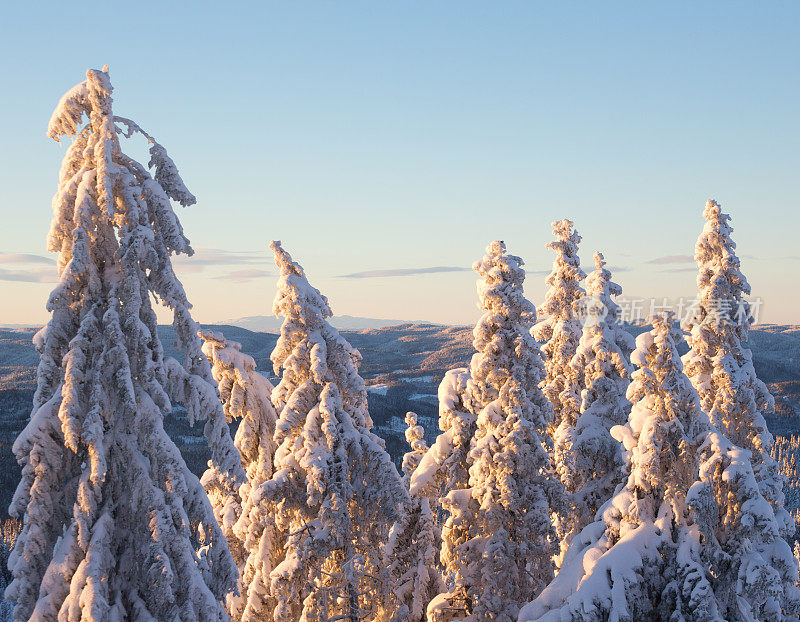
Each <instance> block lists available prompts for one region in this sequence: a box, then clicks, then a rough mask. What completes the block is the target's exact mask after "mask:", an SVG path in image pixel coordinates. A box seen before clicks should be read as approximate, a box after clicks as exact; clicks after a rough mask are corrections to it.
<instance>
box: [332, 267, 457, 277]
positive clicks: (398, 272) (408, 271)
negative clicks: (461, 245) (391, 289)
mask: <svg viewBox="0 0 800 622" xmlns="http://www.w3.org/2000/svg"><path fill="white" fill-rule="evenodd" d="M437 272H470V269H469V268H461V267H459V266H433V267H430V268H396V269H394V270H366V271H364V272H353V273H352V274H342V275H340V276H339V278H340V279H375V278H382V277H391V276H413V275H415V274H434V273H437Z"/></svg>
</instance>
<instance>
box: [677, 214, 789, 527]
mask: <svg viewBox="0 0 800 622" xmlns="http://www.w3.org/2000/svg"><path fill="white" fill-rule="evenodd" d="M703 217H704V218H705V219H706V223H705V226H704V227H703V232H702V233H701V235H700V237H699V238H698V240H697V245H696V246H695V260H696V261H697V266H698V270H699V273H698V275H697V286H698V288H699V292H698V300H697V303H698V304H697V305H696V306H695V308H694V313H689V314H688V315H687V317H686V318H685V319H684V322H683V328H684V329H685V330H687V331H689V334H690V335H689V338H688V342H689V346H690V348H691V349H690V350H689V352H688V353H687V354H686V355H684V359H683V362H684V365H685V367H686V374H687V375H688V376H689V378H690V379H691V380H692V383H693V384H694V387H695V389H697V392H698V393H699V394H700V401H701V405H702V408H703V410H704V411H705V412H707V413H708V416H709V417H710V418H711V422H712V423H713V424H714V425H715V426H716V427H717V429H719V431H720V432H722V434H724V435H725V436H726V437H727V438H728V439H730V441H731V442H732V443H734V444H735V445H737V446H739V447H741V448H743V449H746V450H748V451H749V452H750V461H751V463H752V465H753V471H754V472H755V476H756V481H758V485H759V487H760V488H761V493H762V494H763V495H764V496H765V497H766V498H767V500H768V501H769V502H770V505H772V509H773V511H774V512H775V515H776V517H777V518H778V523H779V525H780V528H781V533H783V534H784V536H789V535H791V534H792V533H793V532H794V530H795V525H794V522H793V521H792V520H791V517H790V516H789V514H788V512H786V510H785V509H784V496H783V492H782V490H781V489H782V486H783V477H782V476H781V474H780V467H779V466H778V464H777V463H776V462H775V461H774V460H773V459H772V458H771V456H770V447H771V446H772V442H773V439H772V435H771V434H770V433H769V431H768V430H767V424H766V422H765V421H764V417H763V414H762V413H766V412H771V411H772V410H773V409H774V400H773V398H772V396H771V395H770V393H769V390H768V389H767V387H766V385H765V384H764V383H763V382H762V381H761V380H759V379H758V378H757V377H756V372H755V369H754V368H753V357H752V353H751V351H750V348H748V347H747V346H746V345H745V344H746V343H747V339H748V334H747V333H748V330H749V328H750V325H751V323H752V322H753V318H752V316H751V313H750V305H749V303H748V302H747V300H746V299H745V298H744V297H745V295H747V294H749V293H750V285H749V284H748V282H747V279H746V278H745V277H744V275H743V274H742V272H741V270H740V262H739V258H738V257H737V256H736V244H735V243H734V242H733V240H732V239H731V232H732V231H733V228H732V227H731V226H730V224H729V221H730V216H729V215H728V214H725V213H724V212H722V210H721V209H720V206H719V204H718V203H717V202H716V201H708V202H707V203H706V207H705V210H704V212H703Z"/></svg>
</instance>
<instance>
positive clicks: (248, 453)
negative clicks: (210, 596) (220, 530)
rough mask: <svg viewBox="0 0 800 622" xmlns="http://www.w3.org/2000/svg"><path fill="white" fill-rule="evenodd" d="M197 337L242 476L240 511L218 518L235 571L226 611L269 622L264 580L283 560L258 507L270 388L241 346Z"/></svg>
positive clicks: (269, 452)
mask: <svg viewBox="0 0 800 622" xmlns="http://www.w3.org/2000/svg"><path fill="white" fill-rule="evenodd" d="M200 337H201V338H202V339H203V341H204V344H203V353H204V354H205V355H206V356H207V357H208V360H209V361H211V364H212V368H211V371H212V374H213V376H214V380H216V381H217V384H218V386H219V393H220V398H221V399H222V403H223V405H224V411H225V415H226V417H227V419H228V420H229V421H237V420H238V422H239V426H238V428H237V430H236V438H235V444H236V448H237V449H238V450H239V454H240V455H241V462H242V468H243V469H244V470H245V473H246V475H247V481H246V482H245V483H244V484H242V486H241V487H240V489H239V494H240V497H241V499H242V507H241V512H236V511H235V508H231V510H232V511H230V512H229V513H228V514H226V515H223V516H222V520H223V523H224V525H223V527H224V530H225V531H226V532H227V533H233V534H234V536H235V539H230V537H229V540H228V544H229V547H230V549H231V552H232V553H233V557H234V560H235V561H236V563H237V566H238V567H239V582H238V584H237V588H238V589H237V591H236V592H235V593H232V594H229V595H228V598H227V600H226V608H227V610H228V613H229V614H230V617H231V619H233V620H241V621H243V622H271V621H272V619H273V617H272V616H273V612H274V610H275V605H276V603H275V600H274V599H273V598H272V597H271V596H270V579H269V575H270V572H272V570H273V568H275V566H277V564H278V563H279V562H280V560H281V559H282V557H283V542H282V541H281V539H280V538H279V537H278V534H277V529H276V527H275V518H274V516H273V515H272V513H271V512H270V511H269V508H268V507H267V506H266V504H264V503H263V502H262V486H263V485H264V483H265V482H267V481H268V480H269V479H270V478H271V477H272V470H273V469H272V464H273V458H274V455H275V449H276V446H275V441H274V439H273V436H274V434H275V423H276V421H277V414H276V413H275V409H274V408H273V406H272V402H271V401H270V395H271V393H272V389H273V387H272V385H271V384H270V382H269V381H268V380H267V379H266V378H265V377H264V376H262V375H261V374H260V373H258V371H257V370H256V362H255V360H254V359H253V357H251V356H248V355H247V354H244V353H243V352H242V351H241V344H239V343H237V342H235V341H228V340H227V339H225V337H224V335H222V334H221V333H216V332H213V331H202V332H201V333H200Z"/></svg>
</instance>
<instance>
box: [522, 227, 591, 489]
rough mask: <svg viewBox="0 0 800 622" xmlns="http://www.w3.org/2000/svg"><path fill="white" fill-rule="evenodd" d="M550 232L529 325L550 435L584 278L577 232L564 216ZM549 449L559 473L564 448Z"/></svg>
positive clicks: (577, 330) (557, 417) (575, 336)
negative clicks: (549, 261) (549, 413)
mask: <svg viewBox="0 0 800 622" xmlns="http://www.w3.org/2000/svg"><path fill="white" fill-rule="evenodd" d="M553 234H554V235H555V237H556V239H555V241H553V242H549V243H548V244H547V248H549V249H551V250H553V251H555V253H556V258H555V261H553V271H552V272H551V273H550V275H549V276H548V277H547V281H546V283H547V285H549V286H550V289H549V290H548V292H547V294H546V295H545V298H544V302H543V303H542V304H541V305H540V306H539V309H538V311H539V315H540V316H543V317H544V319H541V320H539V321H538V322H537V323H536V325H535V326H534V327H533V336H534V337H535V338H536V339H537V340H538V341H539V343H541V344H542V356H543V357H544V366H545V370H546V372H547V376H546V378H545V381H544V383H543V385H542V391H543V392H544V394H545V397H547V399H548V400H549V401H550V403H551V404H552V405H553V422H552V423H551V424H550V429H549V430H548V434H549V436H550V437H551V438H555V437H556V429H557V428H558V427H559V425H560V424H561V410H562V407H561V392H562V391H563V390H564V388H565V387H564V378H565V376H566V370H567V368H568V367H569V364H570V361H571V360H572V357H573V356H575V352H576V351H577V349H578V342H579V341H580V338H581V330H582V326H581V322H580V320H579V318H578V316H577V313H576V311H577V305H578V303H579V302H580V301H581V300H582V299H583V297H584V294H585V292H584V291H583V288H582V287H581V286H580V282H581V281H582V280H583V279H584V278H586V274H585V273H584V272H583V270H581V264H580V259H579V257H578V244H579V243H580V241H581V236H580V235H578V232H577V231H575V230H574V228H573V223H572V222H571V221H569V220H566V219H564V220H558V221H556V222H554V223H553ZM562 438H563V436H562ZM553 450H554V451H553V453H554V458H555V459H554V463H555V466H556V471H557V472H558V473H559V476H561V473H562V472H563V471H564V470H565V468H564V466H563V465H562V464H561V463H562V462H563V458H564V454H565V451H564V449H563V448H559V447H556V446H554V448H553ZM566 453H568V451H567V452H566Z"/></svg>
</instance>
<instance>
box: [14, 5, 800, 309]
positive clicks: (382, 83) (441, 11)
mask: <svg viewBox="0 0 800 622" xmlns="http://www.w3.org/2000/svg"><path fill="white" fill-rule="evenodd" d="M188 6H189V5H186V8H184V7H181V6H178V3H148V2H137V3H134V4H130V3H126V4H124V5H123V4H117V3H109V4H108V5H105V4H104V5H102V8H101V7H100V6H97V7H95V6H88V5H87V6H85V7H84V6H79V5H74V4H64V3H50V2H43V3H38V4H36V5H33V6H32V5H30V4H28V5H27V6H26V4H25V3H21V2H17V3H10V4H8V5H7V6H5V7H4V9H3V20H2V24H0V51H2V58H3V61H2V63H1V64H0V67H1V68H2V69H1V71H2V75H1V76H0V78H2V84H3V96H2V97H1V98H0V118H1V119H2V127H3V133H2V134H3V142H2V146H3V148H2V150H0V170H1V171H2V175H3V178H2V183H1V184H0V210H2V231H3V234H2V244H0V287H1V288H2V295H0V322H5V323H9V322H39V321H43V320H45V319H46V317H47V315H46V312H45V310H44V304H45V301H46V297H47V293H48V292H49V290H50V289H51V287H52V283H48V282H46V281H48V280H50V279H51V278H52V277H51V275H52V273H53V272H52V271H53V270H54V267H53V265H52V264H48V263H46V260H43V259H39V258H37V257H19V256H18V255H19V254H23V253H24V254H30V255H35V256H46V255H47V252H46V250H45V236H46V233H47V229H48V223H49V218H50V199H51V196H52V194H53V191H54V190H55V185H56V179H57V173H58V167H59V162H60V159H61V158H62V157H63V155H64V149H65V147H64V145H59V144H57V143H54V142H53V141H51V140H49V139H48V138H47V137H46V136H45V129H46V125H47V120H48V118H49V115H50V113H51V111H52V109H53V107H54V106H55V104H56V102H57V101H58V99H59V97H60V96H61V94H62V93H63V92H64V91H66V90H67V89H68V88H70V87H71V86H72V85H73V84H75V83H77V82H79V81H81V80H82V79H83V77H84V74H85V70H86V68H87V67H101V66H102V65H103V64H105V63H107V64H108V65H109V66H110V68H111V76H112V80H113V82H114V85H115V88H116V91H115V110H116V112H117V114H120V115H122V116H127V117H131V118H133V119H134V120H136V121H137V122H138V123H139V124H140V125H141V126H142V127H143V128H145V129H146V130H147V131H148V132H150V133H151V134H153V135H154V136H155V137H156V138H157V139H158V140H159V141H160V142H162V144H164V145H165V146H166V148H167V149H168V151H169V152H170V154H171V155H172V157H173V158H174V160H175V161H176V163H177V164H178V166H179V168H180V169H181V172H182V173H183V176H184V179H185V181H186V183H187V185H188V186H189V188H190V189H191V190H192V191H193V192H194V193H195V194H196V195H197V196H198V199H199V202H198V204H197V205H196V206H193V207H191V208H188V209H185V210H184V209H182V208H177V209H178V211H179V214H180V216H181V218H182V221H183V223H184V227H185V229H186V231H187V234H188V236H189V237H190V239H191V240H192V242H193V244H194V246H195V247H196V248H197V249H203V250H200V251H199V253H198V257H197V261H193V260H189V261H186V262H181V276H182V278H183V280H184V284H185V286H186V288H187V290H188V293H189V295H190V298H191V299H192V300H193V301H194V304H195V311H196V315H197V317H198V318H199V319H200V320H202V321H218V320H222V319H226V318H232V317H238V316H243V315H256V314H268V313H269V312H270V306H271V301H272V297H273V291H274V280H275V279H274V276H273V274H274V273H273V271H272V263H271V259H270V258H269V257H268V255H267V253H268V249H267V248H266V245H267V242H268V241H269V240H271V239H281V240H283V241H284V245H285V246H286V248H287V249H288V250H289V251H290V252H292V253H293V255H294V256H295V257H296V258H297V259H298V260H299V261H300V262H301V263H302V264H303V265H304V266H305V268H306V270H307V272H308V274H309V276H310V278H311V280H312V282H313V283H314V284H315V285H316V286H317V287H319V288H320V289H321V290H322V291H323V292H324V293H326V294H327V295H328V297H329V298H330V300H331V303H332V305H333V307H334V311H335V312H336V313H337V314H350V315H362V316H370V317H385V318H398V319H425V320H434V321H440V322H470V321H472V320H474V318H475V317H476V314H477V310H476V309H475V288H474V275H473V274H472V273H470V272H469V271H468V270H450V271H431V270H426V269H430V268H435V267H442V266H444V267H451V268H462V269H464V268H468V267H469V266H470V265H471V263H472V261H473V260H474V259H476V258H478V257H479V256H480V255H481V254H482V251H483V248H484V247H485V245H486V244H487V243H488V242H489V241H490V240H492V239H496V238H501V239H504V240H506V242H507V243H508V247H509V250H510V251H511V252H513V253H515V254H519V255H521V256H522V257H523V258H525V260H526V263H527V267H528V269H529V270H530V271H531V274H530V275H529V277H528V279H529V287H528V289H527V291H528V292H529V297H530V298H532V299H533V301H534V302H536V303H538V302H539V301H540V300H541V296H542V294H543V291H544V286H543V279H544V276H543V273H544V272H547V271H548V270H549V267H550V264H551V261H552V256H551V253H550V252H549V251H547V250H545V248H544V244H545V243H546V242H547V241H548V240H549V239H550V237H551V232H550V226H549V223H550V222H551V221H552V220H555V219H557V218H563V217H569V218H571V219H573V220H574V221H575V222H576V224H577V227H578V229H579V231H580V233H581V234H582V235H583V237H584V242H583V245H582V258H583V261H584V264H585V266H586V267H588V266H590V265H591V256H592V253H593V251H594V250H596V249H599V250H603V251H604V252H605V254H606V257H607V259H608V260H609V263H610V265H612V266H616V267H619V268H621V270H620V271H618V272H617V273H616V274H615V276H616V280H618V281H619V282H620V283H621V284H622V285H623V287H624V288H625V292H626V294H627V295H629V296H670V297H678V296H692V295H693V294H694V291H695V286H694V276H695V275H694V272H693V271H692V264H691V263H686V262H685V261H679V260H680V256H685V255H691V254H692V252H693V246H694V242H695V239H696V237H697V235H698V233H699V232H700V228H701V226H702V220H701V213H702V209H703V205H704V202H705V199H706V198H708V197H715V198H717V199H718V200H719V201H720V202H721V203H722V204H723V207H724V208H725V209H726V210H727V211H729V212H731V213H732V215H733V217H734V221H733V223H734V227H735V233H734V235H735V239H736V240H737V242H738V244H739V251H740V254H741V255H742V256H743V264H744V271H745V273H746V274H747V275H748V278H749V279H750V282H751V284H752V285H753V290H754V291H753V293H754V295H755V296H760V297H762V298H763V300H764V303H763V309H762V311H763V313H762V316H761V318H760V319H761V320H767V321H772V322H794V323H797V322H798V321H800V314H798V310H797V309H798V304H800V293H798V284H800V283H798V278H797V274H798V270H799V269H800V249H798V242H797V240H798V232H799V231H800V215H799V214H800V209H798V208H800V204H799V203H800V201H799V200H798V185H800V156H799V155H798V145H800V140H798V139H800V130H799V129H798V110H800V72H798V66H800V38H798V36H797V33H798V32H800V3H797V2H768V3H755V2H749V3H741V2H699V3H698V2H691V3H690V2H685V3H683V2H671V3H660V4H659V6H656V4H655V3H643V2H630V3H615V2H602V3H600V2H595V3H590V2H574V3H573V2H561V3H554V2H531V1H528V2H488V1H487V2H480V3H478V2H468V1H464V0H459V1H438V2H408V1H406V2H399V1H394V2H375V1H369V2H302V3H299V2H262V3H252V4H244V3H241V4H240V3H231V4H227V5H222V4H221V3H213V4H211V3H208V4H193V5H191V6H192V8H188ZM123 7H124V8H123ZM130 150H131V152H132V155H134V156H137V155H138V156H141V157H144V149H143V146H142V145H141V144H139V143H137V142H135V141H134V142H133V145H132V146H131V147H130ZM673 256H677V257H676V259H675V261H672V262H668V260H665V259H663V258H664V257H667V258H668V257H673ZM653 261H655V263H652V262H653ZM417 269H422V270H423V271H424V273H422V274H417V275H408V274H404V275H396V273H395V271H405V272H408V271H412V272H413V271H415V270H417ZM374 271H383V272H379V273H378V274H379V275H383V276H369V273H371V272H374ZM364 272H366V273H368V274H367V276H364V278H352V277H345V276H343V275H354V274H359V273H364ZM231 274H232V275H233V278H227V277H229V275H231ZM387 274H388V276H387ZM31 281H36V282H31Z"/></svg>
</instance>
